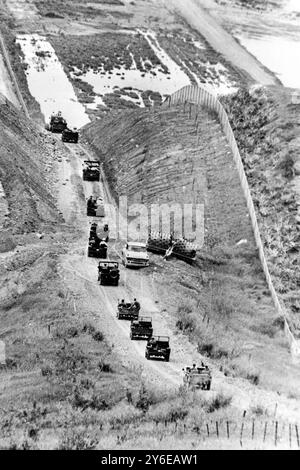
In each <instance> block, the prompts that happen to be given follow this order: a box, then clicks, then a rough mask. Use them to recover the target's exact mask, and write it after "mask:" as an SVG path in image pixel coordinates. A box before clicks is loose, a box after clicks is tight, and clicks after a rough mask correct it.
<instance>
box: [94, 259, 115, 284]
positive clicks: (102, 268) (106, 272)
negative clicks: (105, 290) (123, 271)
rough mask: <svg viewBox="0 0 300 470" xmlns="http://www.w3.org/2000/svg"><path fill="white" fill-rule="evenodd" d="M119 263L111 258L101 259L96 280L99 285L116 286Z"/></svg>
mask: <svg viewBox="0 0 300 470" xmlns="http://www.w3.org/2000/svg"><path fill="white" fill-rule="evenodd" d="M119 279H120V271H119V263H118V262H117V261H111V260H108V259H107V260H101V261H99V264H98V281H99V283H100V285H102V286H103V285H107V286H117V285H118V284H119Z"/></svg>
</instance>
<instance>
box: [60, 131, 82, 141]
mask: <svg viewBox="0 0 300 470" xmlns="http://www.w3.org/2000/svg"><path fill="white" fill-rule="evenodd" d="M78 139H79V133H78V130H77V129H76V128H74V129H69V128H68V127H66V128H65V129H63V131H62V134H61V140H62V141H63V142H70V143H73V144H77V143H78Z"/></svg>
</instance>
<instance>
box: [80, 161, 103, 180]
mask: <svg viewBox="0 0 300 470" xmlns="http://www.w3.org/2000/svg"><path fill="white" fill-rule="evenodd" d="M83 165H84V166H83V170H82V178H83V180H84V181H100V163H99V162H98V161H93V160H85V161H84V162H83Z"/></svg>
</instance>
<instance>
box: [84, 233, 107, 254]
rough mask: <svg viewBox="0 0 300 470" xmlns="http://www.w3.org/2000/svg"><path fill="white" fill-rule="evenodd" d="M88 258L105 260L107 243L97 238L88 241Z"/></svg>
mask: <svg viewBox="0 0 300 470" xmlns="http://www.w3.org/2000/svg"><path fill="white" fill-rule="evenodd" d="M88 257H90V258H101V259H106V258H107V243H106V242H105V241H104V240H101V239H100V238H99V237H97V235H96V237H92V238H90V239H89V246H88Z"/></svg>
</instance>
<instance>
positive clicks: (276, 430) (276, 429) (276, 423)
mask: <svg viewBox="0 0 300 470" xmlns="http://www.w3.org/2000/svg"><path fill="white" fill-rule="evenodd" d="M277 438H278V421H276V422H275V447H276V446H277Z"/></svg>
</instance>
